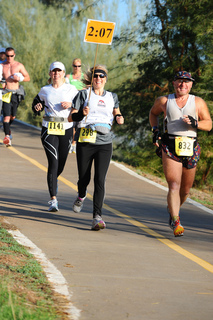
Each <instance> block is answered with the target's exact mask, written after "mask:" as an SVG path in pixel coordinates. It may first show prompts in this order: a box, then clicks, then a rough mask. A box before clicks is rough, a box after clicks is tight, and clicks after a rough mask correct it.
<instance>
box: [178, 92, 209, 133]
mask: <svg viewBox="0 0 213 320" xmlns="http://www.w3.org/2000/svg"><path fill="white" fill-rule="evenodd" d="M195 105H196V113H197V119H198V121H197V122H196V120H195V123H196V125H197V128H198V129H199V130H203V131H210V130H211V129H212V120H211V116H210V113H209V109H208V107H207V104H206V103H205V101H204V100H203V99H201V98H200V97H195ZM183 121H184V122H186V123H187V124H189V125H192V123H191V121H192V119H190V116H186V115H185V116H184V118H183Z"/></svg>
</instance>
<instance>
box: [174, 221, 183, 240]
mask: <svg viewBox="0 0 213 320" xmlns="http://www.w3.org/2000/svg"><path fill="white" fill-rule="evenodd" d="M173 224H174V226H173V232H174V236H175V237H180V236H183V232H184V227H183V226H182V225H181V223H180V218H178V219H177V220H175V221H173Z"/></svg>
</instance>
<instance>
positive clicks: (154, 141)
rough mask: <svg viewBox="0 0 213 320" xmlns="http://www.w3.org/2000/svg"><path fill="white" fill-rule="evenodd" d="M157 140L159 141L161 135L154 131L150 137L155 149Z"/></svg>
mask: <svg viewBox="0 0 213 320" xmlns="http://www.w3.org/2000/svg"><path fill="white" fill-rule="evenodd" d="M158 140H161V133H160V131H159V130H158V129H155V131H154V132H153V136H152V142H153V144H154V145H156V146H157V147H159V143H158Z"/></svg>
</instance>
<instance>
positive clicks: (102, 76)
mask: <svg viewBox="0 0 213 320" xmlns="http://www.w3.org/2000/svg"><path fill="white" fill-rule="evenodd" d="M98 77H99V78H101V79H103V78H105V75H104V74H102V73H101V74H94V78H98Z"/></svg>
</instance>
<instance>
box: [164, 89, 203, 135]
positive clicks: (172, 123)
mask: <svg viewBox="0 0 213 320" xmlns="http://www.w3.org/2000/svg"><path fill="white" fill-rule="evenodd" d="M184 115H190V116H192V117H193V118H194V119H196V120H197V116H196V108H195V96H194V95H191V94H190V95H189V97H188V100H187V102H186V104H185V106H184V107H183V108H179V107H178V105H177V103H176V100H175V94H174V93H173V94H169V96H168V101H167V105H166V118H167V130H168V134H172V135H177V136H187V137H196V136H197V129H196V128H192V127H191V126H190V125H188V124H187V123H185V122H184V121H183V120H182V118H183V116H184Z"/></svg>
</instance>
